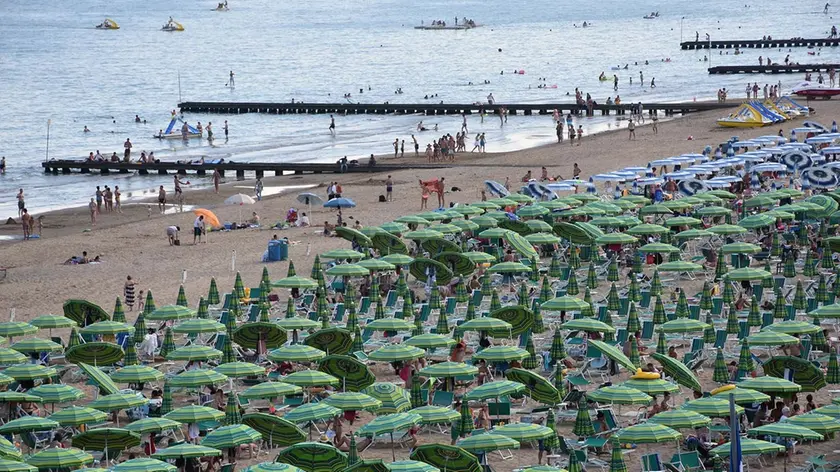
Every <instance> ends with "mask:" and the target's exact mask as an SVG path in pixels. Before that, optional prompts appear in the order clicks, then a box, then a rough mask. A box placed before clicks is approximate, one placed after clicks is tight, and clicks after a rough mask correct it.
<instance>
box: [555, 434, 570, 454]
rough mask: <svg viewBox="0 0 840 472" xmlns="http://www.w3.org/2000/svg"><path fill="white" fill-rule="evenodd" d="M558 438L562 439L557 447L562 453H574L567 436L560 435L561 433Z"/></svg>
mask: <svg viewBox="0 0 840 472" xmlns="http://www.w3.org/2000/svg"><path fill="white" fill-rule="evenodd" d="M557 438H558V439H560V441H559V443H560V444H559V445H558V447H557V449H558V450H559V451H560V453H562V454H565V455H567V456H568V455H571V454H572V448H571V447H569V443H567V442H566V438H564V437H563V436H560V435H559V434H558V435H557Z"/></svg>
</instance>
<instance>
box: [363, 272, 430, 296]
mask: <svg viewBox="0 0 840 472" xmlns="http://www.w3.org/2000/svg"><path fill="white" fill-rule="evenodd" d="M379 287H380V283H379V277H378V276H377V275H376V274H374V275H372V276H371V277H370V290H369V292H368V298H369V299H370V301H371V303H378V302H380V301H382V292H381V290H380V288H379ZM435 289H437V287H435ZM438 297H440V293H438Z"/></svg>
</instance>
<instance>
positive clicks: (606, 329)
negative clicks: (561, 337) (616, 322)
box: [560, 318, 635, 370]
mask: <svg viewBox="0 0 840 472" xmlns="http://www.w3.org/2000/svg"><path fill="white" fill-rule="evenodd" d="M560 328H561V329H565V330H569V331H587V332H595V333H615V328H614V327H612V326H610V325H608V324H606V323H604V322H602V321H598V320H594V319H591V318H580V319H577V320H569V321H567V322H565V323H563V324H562V325H560ZM634 370H635V367H634Z"/></svg>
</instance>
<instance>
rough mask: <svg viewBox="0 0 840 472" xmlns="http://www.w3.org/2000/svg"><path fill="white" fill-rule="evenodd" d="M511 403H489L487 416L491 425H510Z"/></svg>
mask: <svg viewBox="0 0 840 472" xmlns="http://www.w3.org/2000/svg"><path fill="white" fill-rule="evenodd" d="M510 415H511V413H510V401H507V402H498V403H497V402H487V416H489V417H490V424H491V425H493V426H496V425H497V424H499V423H510Z"/></svg>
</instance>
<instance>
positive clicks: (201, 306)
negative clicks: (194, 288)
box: [196, 297, 210, 320]
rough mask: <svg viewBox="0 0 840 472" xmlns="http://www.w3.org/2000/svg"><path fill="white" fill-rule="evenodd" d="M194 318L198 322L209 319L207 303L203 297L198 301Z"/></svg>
mask: <svg viewBox="0 0 840 472" xmlns="http://www.w3.org/2000/svg"><path fill="white" fill-rule="evenodd" d="M196 317H197V318H198V319H200V320H206V319H209V318H210V309H209V303H207V300H206V299H205V298H204V297H201V298H199V300H198V311H197V312H196Z"/></svg>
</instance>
